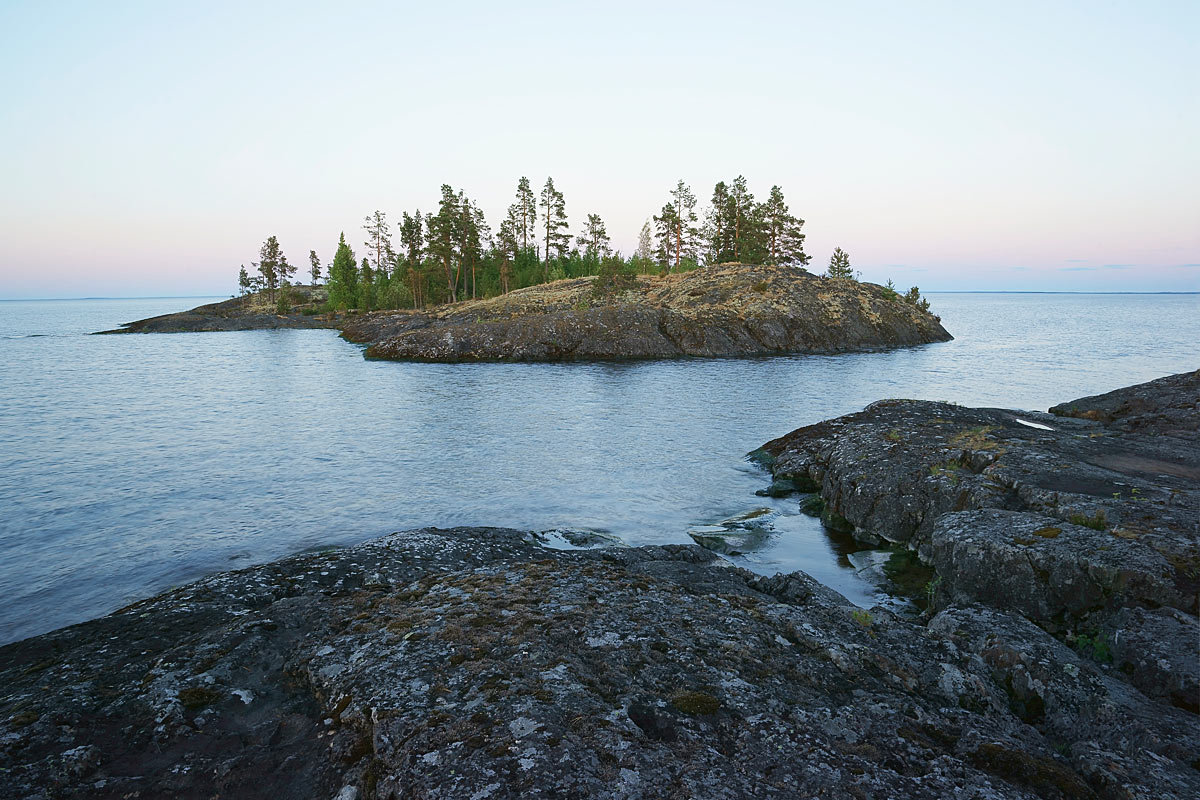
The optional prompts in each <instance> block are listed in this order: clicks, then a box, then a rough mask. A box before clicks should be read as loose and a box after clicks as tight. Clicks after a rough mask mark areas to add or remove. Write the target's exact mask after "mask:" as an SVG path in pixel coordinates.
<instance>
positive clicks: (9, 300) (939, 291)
mask: <svg viewBox="0 0 1200 800" xmlns="http://www.w3.org/2000/svg"><path fill="white" fill-rule="evenodd" d="M923 293H924V294H925V295H932V294H1084V295H1200V290H1197V291H1194V292H1171V291H1162V292H1077V291H1065V290H1063V291H1050V290H1046V291H1043V290H1039V289H929V290H927V291H924V292H923ZM218 297H219V298H225V297H226V294H179V295H175V294H171V295H144V296H143V295H130V296H128V297H0V303H60V302H68V301H79V300H210V299H214V298H218Z"/></svg>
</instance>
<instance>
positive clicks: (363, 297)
mask: <svg viewBox="0 0 1200 800" xmlns="http://www.w3.org/2000/svg"><path fill="white" fill-rule="evenodd" d="M358 307H359V308H361V309H362V310H363V311H372V310H374V308H375V270H372V269H371V262H370V261H369V260H367V257H366V256H363V260H362V264H361V265H360V266H359V268H358Z"/></svg>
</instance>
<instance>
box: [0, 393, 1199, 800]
mask: <svg viewBox="0 0 1200 800" xmlns="http://www.w3.org/2000/svg"><path fill="white" fill-rule="evenodd" d="M1198 404H1200V373H1190V374H1187V375H1180V376H1174V377H1172V378H1167V379H1163V380H1160V381H1154V382H1151V383H1149V384H1144V385H1142V386H1138V387H1132V388H1130V389H1127V390H1122V391H1120V392H1115V393H1111V394H1110V395H1104V396H1100V397H1097V398H1085V399H1083V400H1077V401H1074V402H1072V403H1067V404H1064V405H1063V406H1059V407H1056V408H1055V409H1054V411H1055V413H1054V414H1039V413H1032V412H1020V411H1007V410H1002V409H967V408H962V407H958V406H953V405H948V404H941V403H918V402H913V401H895V400H893V401H883V402H880V403H876V404H874V405H872V406H870V407H869V408H868V409H867V410H865V411H863V412H861V413H858V414H853V415H850V416H847V417H842V418H840V419H837V420H832V421H829V422H824V423H821V424H819V425H814V426H809V427H806V428H801V429H799V430H797V431H795V432H793V433H791V434H789V435H787V436H785V437H782V438H781V439H777V440H775V441H773V442H770V443H768V444H767V445H765V446H764V447H763V448H762V449H761V450H759V451H757V455H758V457H759V458H760V459H761V460H763V461H764V463H766V464H767V465H768V466H769V467H770V468H771V470H772V471H773V473H774V475H775V484H774V486H773V488H774V489H775V490H776V491H777V492H782V491H788V490H791V491H797V492H810V493H812V494H811V495H810V496H807V497H805V498H804V501H805V503H806V504H807V505H809V506H810V507H811V506H813V505H814V503H815V501H819V503H816V504H817V505H823V507H824V514H825V516H826V519H827V520H828V522H829V524H831V525H836V526H840V527H843V528H844V529H847V530H852V531H853V532H854V535H856V536H858V537H860V538H862V539H863V540H864V541H870V542H878V541H886V542H892V543H895V544H896V546H897V555H898V556H899V557H901V559H903V558H904V557H905V554H908V553H911V554H912V556H913V557H914V559H915V560H919V561H921V562H924V568H925V569H932V570H933V572H932V573H931V577H930V579H929V580H928V582H927V584H926V585H925V587H924V589H923V591H925V592H926V593H927V594H928V596H929V604H928V607H927V609H926V611H925V613H924V614H923V615H922V616H921V617H919V618H914V619H910V618H903V617H900V616H897V615H895V614H893V613H891V612H889V611H888V610H886V609H884V608H883V607H876V608H872V609H869V610H868V609H861V608H856V607H855V606H854V605H852V604H851V603H849V602H848V601H847V600H845V598H843V597H841V596H840V595H838V594H837V593H835V592H833V591H832V590H830V589H828V588H826V587H824V586H822V585H820V584H819V583H817V582H816V581H814V580H813V579H812V578H810V577H809V576H807V575H805V574H804V573H800V572H797V573H792V574H788V575H777V576H774V577H770V578H768V577H763V576H759V575H755V574H753V573H750V572H748V571H745V570H743V569H740V568H736V567H732V566H730V565H729V564H728V563H727V562H725V561H723V560H722V559H720V558H719V557H718V556H717V555H716V554H714V553H713V552H711V551H710V550H707V549H704V548H701V547H698V546H695V545H674V546H656V547H639V548H622V547H601V548H595V549H581V550H572V551H565V550H558V549H548V548H547V547H546V546H545V541H544V539H543V538H542V537H541V536H540V535H539V534H536V533H529V532H523V531H515V530H505V529H491V528H470V529H453V530H437V529H422V530H416V531H407V532H403V533H397V534H393V535H390V536H387V537H384V538H381V539H376V540H373V541H369V542H366V543H364V544H362V545H358V546H356V547H350V548H344V549H335V550H330V551H325V552H320V553H309V554H304V555H299V556H295V557H292V558H288V559H285V560H282V561H279V562H275V563H272V564H266V565H262V566H258V567H252V568H249V569H245V570H240V571H237V572H229V573H223V574H219V575H215V576H212V577H209V578H206V579H203V580H200V581H198V582H196V583H193V584H191V585H188V586H185V587H183V588H180V589H176V590H174V591H171V592H167V593H165V594H163V595H160V596H158V597H155V598H152V599H149V600H145V601H142V602H139V603H135V604H134V605H132V606H129V607H127V608H124V609H122V610H120V611H117V612H116V613H114V614H111V615H109V616H107V617H104V618H102V619H98V620H94V621H91V622H87V623H83V624H81V625H76V626H72V627H70V628H65V629H62V630H59V631H55V632H52V633H49V634H45V635H42V636H37V637H34V638H31V639H27V640H25V641H22V642H17V643H14V644H10V645H7V646H5V647H3V648H0V687H3V688H2V689H0V692H2V695H0V796H5V797H29V798H58V797H69V798H84V797H87V798H126V797H167V796H169V797H185V798H188V797H195V798H201V797H203V798H209V797H261V796H271V797H278V798H309V797H327V798H339V799H340V800H351V799H361V800H366V799H368V798H409V797H424V798H439V797H444V798H463V797H468V798H470V797H473V798H480V799H481V800H482V799H483V798H508V797H539V796H541V797H614V798H616V797H621V798H661V797H681V798H682V797H703V798H742V797H778V798H794V797H809V796H822V797H835V798H876V797H889V796H890V797H905V798H931V799H932V798H944V797H976V798H1035V797H1036V798H1090V797H1096V798H1151V797H1153V798H1193V797H1196V796H1197V795H1198V794H1200V717H1198V716H1197V711H1198V710H1200V709H1198V708H1197V696H1198V692H1200V683H1198V675H1200V669H1198V665H1197V641H1198V634H1197V631H1198V628H1197V617H1196V614H1197V588H1198V586H1200V542H1198V538H1200V537H1198V534H1197V530H1196V520H1197V507H1198V506H1197V502H1198V500H1200V463H1198V460H1200V459H1198V453H1200V447H1197V445H1198V444H1200V431H1198V423H1200V413H1198V408H1197V406H1198Z"/></svg>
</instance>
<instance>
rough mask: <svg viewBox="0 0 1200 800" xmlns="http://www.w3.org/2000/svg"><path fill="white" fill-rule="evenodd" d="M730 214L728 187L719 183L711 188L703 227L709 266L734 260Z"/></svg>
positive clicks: (722, 182) (723, 183) (721, 182)
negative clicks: (711, 192)
mask: <svg viewBox="0 0 1200 800" xmlns="http://www.w3.org/2000/svg"><path fill="white" fill-rule="evenodd" d="M730 213H731V208H730V204H729V187H728V186H726V185H725V181H720V182H718V183H717V185H716V186H714V187H713V195H712V205H711V206H709V210H708V215H707V219H706V220H705V225H704V228H705V239H706V240H707V246H708V253H707V260H708V263H710V264H721V263H724V262H726V261H733V260H734V252H733V226H732V225H731V224H730V221H729V215H730Z"/></svg>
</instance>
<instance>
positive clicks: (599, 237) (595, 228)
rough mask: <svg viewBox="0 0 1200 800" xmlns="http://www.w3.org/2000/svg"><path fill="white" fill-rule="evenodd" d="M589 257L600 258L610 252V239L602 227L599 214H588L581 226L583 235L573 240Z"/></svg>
mask: <svg viewBox="0 0 1200 800" xmlns="http://www.w3.org/2000/svg"><path fill="white" fill-rule="evenodd" d="M575 241H576V242H577V243H578V245H579V246H580V247H582V248H583V252H584V254H585V255H586V256H588V257H589V258H594V259H601V258H604V257H605V256H607V255H608V254H609V253H611V252H612V240H610V239H609V238H608V231H607V230H605V228H604V220H602V219H600V215H599V214H588V215H587V222H586V223H584V226H583V235H582V236H580V237H579V238H577V239H576V240H575Z"/></svg>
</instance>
